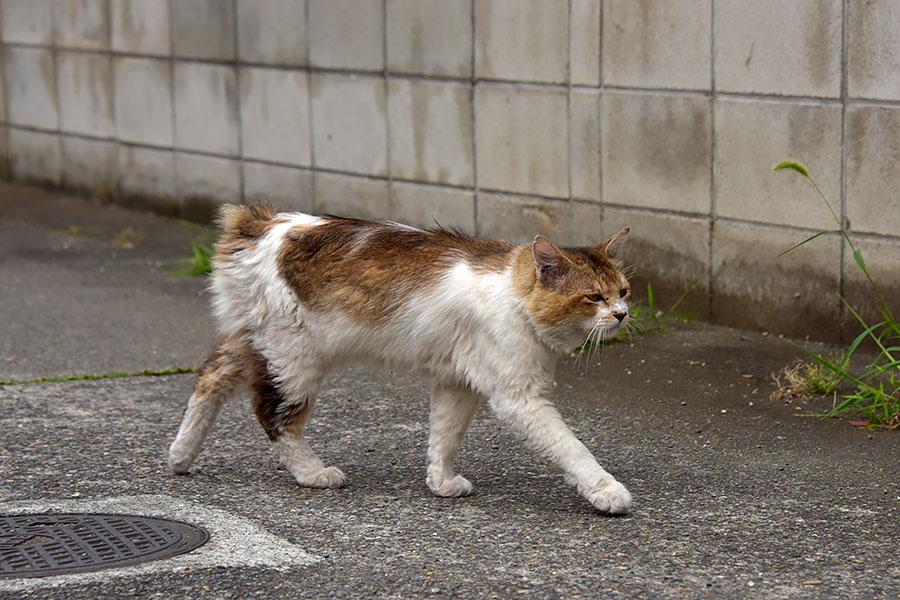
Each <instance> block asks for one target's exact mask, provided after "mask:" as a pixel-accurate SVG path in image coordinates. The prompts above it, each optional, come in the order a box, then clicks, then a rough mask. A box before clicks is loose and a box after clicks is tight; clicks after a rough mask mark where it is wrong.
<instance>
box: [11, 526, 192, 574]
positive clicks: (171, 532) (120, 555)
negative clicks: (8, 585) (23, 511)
mask: <svg viewBox="0 0 900 600" xmlns="http://www.w3.org/2000/svg"><path fill="white" fill-rule="evenodd" d="M208 538H209V534H208V533H207V532H206V530H204V529H202V528H200V527H196V526H194V525H188V524H186V523H181V522H178V521H170V520H168V519H156V518H152V517H136V516H131V515H102V514H77V513H76V514H28V515H9V516H0V577H48V576H50V575H62V574H64V573H84V572H87V571H100V570H102V569H111V568H113V567H124V566H128V565H136V564H138V563H143V562H149V561H151V560H159V559H161V558H168V557H170V556H175V555H176V554H184V553H185V552H190V551H191V550H193V549H194V548H197V547H199V546H202V545H203V544H204V543H205V542H206V540H207V539H208Z"/></svg>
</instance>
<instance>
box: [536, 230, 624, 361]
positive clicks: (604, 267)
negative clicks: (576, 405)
mask: <svg viewBox="0 0 900 600" xmlns="http://www.w3.org/2000/svg"><path fill="white" fill-rule="evenodd" d="M628 231H629V229H628V228H627V227H626V228H625V229H623V230H622V231H620V232H619V233H617V234H615V235H614V236H612V237H610V238H609V239H607V240H605V241H604V242H602V243H600V244H598V245H596V246H588V247H584V248H559V247H557V246H556V245H554V244H553V242H551V241H550V240H548V239H547V238H545V237H544V236H540V235H539V236H537V237H536V238H535V239H534V242H533V243H532V244H531V258H533V266H532V268H531V271H530V273H528V274H527V275H526V274H525V273H522V275H521V277H522V278H523V279H525V278H527V281H528V282H529V283H530V285H522V284H524V283H525V282H524V281H521V280H520V281H521V283H520V285H519V290H520V293H522V294H523V295H524V297H525V298H524V299H525V304H526V306H527V308H528V311H529V313H530V314H531V317H532V319H533V320H534V323H535V325H536V326H537V329H538V333H539V335H540V336H541V338H542V339H543V340H544V341H545V343H547V344H548V345H550V346H552V347H555V348H557V349H559V350H569V349H572V348H575V347H577V346H580V345H581V344H583V343H584V342H586V341H589V340H594V341H596V340H598V339H601V338H608V337H612V336H613V335H615V334H616V333H618V332H619V331H620V330H621V329H622V327H624V326H625V324H626V323H627V321H628V317H629V313H628V301H629V299H630V298H631V286H630V285H629V283H628V280H627V279H626V277H625V275H624V274H623V273H622V270H621V269H620V268H619V266H618V265H617V264H616V263H615V258H616V255H617V254H618V252H619V249H620V248H621V247H622V243H623V242H624V241H625V238H626V236H627V235H628ZM528 264H529V266H531V265H532V263H531V261H528Z"/></svg>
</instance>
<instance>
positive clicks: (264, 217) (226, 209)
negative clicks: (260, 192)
mask: <svg viewBox="0 0 900 600" xmlns="http://www.w3.org/2000/svg"><path fill="white" fill-rule="evenodd" d="M277 214H278V213H277V211H276V210H275V209H274V208H273V207H272V205H271V204H269V203H267V202H253V203H251V204H246V205H236V204H225V205H223V206H222V208H220V209H219V217H218V219H217V223H218V225H219V228H220V229H221V230H222V241H223V242H228V241H234V240H237V239H240V238H257V237H259V236H261V235H262V234H264V233H265V232H266V230H267V229H268V228H269V226H270V225H271V223H272V220H273V219H274V218H275V216H276V215H277Z"/></svg>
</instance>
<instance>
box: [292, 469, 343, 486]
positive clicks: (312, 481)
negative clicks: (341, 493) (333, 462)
mask: <svg viewBox="0 0 900 600" xmlns="http://www.w3.org/2000/svg"><path fill="white" fill-rule="evenodd" d="M294 479H296V480H297V483H299V484H300V485H301V486H303V487H311V488H339V487H344V482H345V481H346V480H347V476H346V475H344V472H343V471H341V470H340V469H338V468H337V467H325V468H323V469H319V470H317V471H307V472H306V473H302V474H300V475H299V476H298V475H294Z"/></svg>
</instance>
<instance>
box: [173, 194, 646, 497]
mask: <svg viewBox="0 0 900 600" xmlns="http://www.w3.org/2000/svg"><path fill="white" fill-rule="evenodd" d="M219 224H220V226H221V228H222V237H221V238H220V240H219V242H218V244H217V246H216V255H215V257H214V271H213V275H212V290H213V293H214V301H213V305H214V311H215V316H216V319H217V322H218V328H219V333H220V338H219V341H218V343H217V346H216V348H215V349H214V350H213V352H212V353H211V354H210V355H209V358H207V360H206V362H205V363H204V365H203V366H202V368H201V369H200V372H199V374H198V376H197V381H196V384H195V386H194V391H193V394H192V395H191V398H190V401H189V402H188V406H187V410H186V411H185V414H184V418H183V420H182V423H181V427H180V429H179V430H178V435H177V437H176V438H175V441H174V442H173V443H172V445H171V448H170V450H169V466H170V468H171V470H172V471H173V472H174V473H176V474H180V473H186V472H187V470H188V469H189V467H190V465H191V463H192V462H193V460H194V459H195V458H196V457H197V454H198V453H199V452H200V446H201V445H202V444H203V441H204V439H205V438H206V434H207V432H208V430H209V428H210V426H211V425H212V423H213V421H214V420H215V418H216V416H217V414H218V412H219V410H220V408H221V407H222V404H223V403H224V402H225V400H226V399H227V398H228V397H229V396H231V395H232V393H233V392H234V391H235V389H236V387H238V384H240V383H242V382H246V383H248V384H249V386H250V391H251V402H252V406H253V409H254V411H255V412H256V416H257V417H258V419H259V422H260V423H261V424H262V426H263V429H264V430H265V432H266V434H267V435H268V437H269V438H270V439H271V440H272V442H273V443H274V446H275V450H276V451H277V453H278V455H279V458H280V460H281V462H282V463H283V464H284V465H285V467H286V468H287V469H288V471H290V473H291V474H292V475H293V476H294V478H295V479H296V480H297V482H298V483H299V484H300V485H301V486H304V487H320V488H337V487H341V486H342V485H343V484H344V479H345V476H344V473H342V472H341V471H340V470H339V469H338V468H336V467H326V466H325V464H324V463H323V462H322V461H321V460H320V459H319V458H318V457H317V456H316V454H315V453H314V452H313V451H312V449H311V448H310V447H309V445H308V444H307V442H306V439H305V438H304V437H303V426H304V425H305V423H306V420H307V417H308V416H309V413H310V410H311V409H312V407H313V402H314V399H315V397H316V392H317V391H318V389H319V385H320V382H321V381H322V379H323V377H324V376H325V375H326V374H327V373H328V372H329V371H330V370H331V369H333V368H334V367H336V366H339V365H340V364H342V363H346V362H349V361H357V360H376V361H379V362H386V363H388V364H391V365H396V366H400V367H409V368H414V369H417V370H419V371H424V372H426V373H428V374H430V375H431V377H432V378H433V391H432V395H431V416H430V433H429V440H428V453H427V463H428V465H427V478H426V483H427V485H428V487H429V488H430V489H431V491H432V492H433V493H435V494H436V495H438V496H465V495H468V494H470V493H471V491H472V484H471V483H469V481H467V480H466V479H465V478H464V477H463V476H462V475H459V474H457V472H456V470H455V468H454V465H453V463H454V458H455V457H456V454H457V450H458V448H459V445H460V443H461V442H462V439H463V435H464V433H465V431H466V428H467V426H468V425H469V421H470V420H471V418H472V414H473V413H474V411H475V408H476V406H477V405H478V402H479V400H480V399H483V398H484V399H486V400H487V402H488V404H489V406H490V407H491V409H492V410H493V412H494V413H495V414H496V415H497V417H499V418H500V419H501V420H502V421H503V422H505V423H506V424H507V425H509V427H511V429H512V430H513V431H514V432H515V433H516V434H517V435H518V436H519V437H521V438H523V439H524V441H525V442H526V443H527V444H528V445H529V446H531V447H532V448H533V449H534V450H536V451H537V452H538V453H539V454H540V455H541V456H542V457H543V458H544V459H545V460H546V461H548V462H549V463H551V464H553V465H554V466H556V467H557V468H559V469H560V470H561V471H562V472H563V474H564V475H565V479H566V481H567V482H568V483H569V484H571V485H574V486H575V487H576V488H577V489H578V491H579V492H580V493H581V494H582V495H583V496H584V497H585V498H586V499H587V500H588V501H589V502H590V503H591V504H593V505H594V506H595V507H596V508H597V509H598V510H600V511H602V512H605V513H611V514H618V513H625V512H628V510H629V507H630V505H631V495H630V494H629V492H628V490H626V489H625V487H624V486H622V484H620V483H619V482H618V481H616V480H615V479H614V478H613V477H612V475H610V474H609V473H607V472H606V471H605V470H604V469H603V468H602V467H601V466H600V465H599V464H597V461H596V460H595V459H594V457H593V456H592V455H591V453H590V451H589V450H588V449H587V448H586V447H585V446H584V445H583V444H582V443H581V442H580V441H578V439H576V437H575V436H574V435H573V434H572V432H571V431H570V430H569V428H568V427H567V426H566V425H565V423H563V420H562V418H561V417H560V415H559V413H558V412H557V410H556V409H555V408H554V407H553V406H552V405H551V404H550V402H549V401H548V400H547V394H548V390H549V388H550V384H551V382H552V381H553V372H554V367H555V363H556V357H557V354H558V353H559V352H560V351H567V350H571V349H573V348H577V347H578V346H579V345H581V344H582V343H584V342H585V340H589V339H599V338H602V337H609V336H611V335H614V334H615V333H616V332H617V331H619V330H620V329H621V328H622V327H623V326H624V324H625V323H626V321H627V319H628V300H629V298H630V287H629V284H628V281H627V280H626V278H625V276H624V275H623V274H622V272H621V271H620V270H619V269H618V268H617V266H616V265H615V263H614V262H613V259H614V258H615V257H616V253H617V252H618V251H619V248H620V247H621V245H622V243H623V241H624V240H625V237H626V236H627V234H628V229H627V228H626V229H623V230H622V231H620V232H619V233H617V234H616V235H614V236H612V237H611V238H609V239H607V240H606V241H604V242H603V243H601V244H599V245H597V246H592V247H585V248H558V247H557V246H555V245H554V244H553V243H552V242H551V241H550V240H548V239H547V238H545V237H543V236H537V237H536V238H535V239H534V242H533V243H532V244H531V245H522V246H516V245H513V244H510V243H508V242H504V241H486V240H480V239H476V238H473V237H469V236H467V235H465V234H462V233H459V232H456V231H447V230H444V229H437V230H422V229H416V228H413V227H409V226H406V225H400V224H397V223H390V222H370V221H363V220H359V219H350V218H341V217H333V216H325V217H314V216H310V215H305V214H300V213H276V212H275V210H274V209H273V208H272V207H271V206H269V205H267V204H253V205H249V206H225V207H223V209H222V210H221V213H220V218H219Z"/></svg>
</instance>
